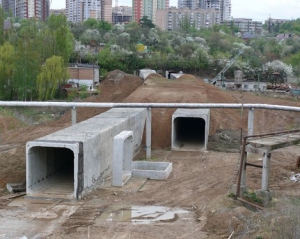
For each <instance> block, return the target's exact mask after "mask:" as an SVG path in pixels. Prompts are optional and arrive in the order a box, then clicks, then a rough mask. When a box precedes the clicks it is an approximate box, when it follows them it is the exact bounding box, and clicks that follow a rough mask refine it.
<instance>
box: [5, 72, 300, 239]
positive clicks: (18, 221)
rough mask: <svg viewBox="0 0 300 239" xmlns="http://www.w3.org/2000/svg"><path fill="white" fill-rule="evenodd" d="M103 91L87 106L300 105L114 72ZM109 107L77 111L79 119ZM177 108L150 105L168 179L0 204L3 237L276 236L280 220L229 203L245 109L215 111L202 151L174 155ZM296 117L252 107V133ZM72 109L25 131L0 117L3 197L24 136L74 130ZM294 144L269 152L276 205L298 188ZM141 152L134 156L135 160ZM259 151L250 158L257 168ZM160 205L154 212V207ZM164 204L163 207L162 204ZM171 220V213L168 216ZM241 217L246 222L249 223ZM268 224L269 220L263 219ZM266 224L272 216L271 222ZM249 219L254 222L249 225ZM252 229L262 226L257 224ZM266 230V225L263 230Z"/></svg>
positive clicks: (252, 174) (252, 180) (156, 153)
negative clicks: (77, 197) (69, 198)
mask: <svg viewBox="0 0 300 239" xmlns="http://www.w3.org/2000/svg"><path fill="white" fill-rule="evenodd" d="M101 93H102V94H101V95H99V96H92V97H90V98H89V99H87V101H90V102H123V101H125V102H186V103H198V102H199V103H202V102H203V103H237V102H243V103H267V104H278V105H291V106H300V103H299V101H297V100H295V99H292V98H288V97H283V96H276V97H274V95H273V97H270V96H265V95H263V96H262V95H256V94H255V93H240V92H225V91H222V90H220V89H217V88H216V87H214V86H211V85H208V84H205V83H204V82H202V81H200V80H198V79H196V78H194V77H193V76H189V75H188V76H186V77H183V78H182V79H180V80H177V81H167V80H165V79H157V78H155V77H153V78H151V77H150V78H149V79H148V80H147V81H146V82H145V83H144V84H143V82H142V81H141V80H140V79H139V78H137V77H132V76H128V75H125V74H124V73H122V72H119V71H114V72H112V73H111V74H110V75H109V77H108V78H107V79H106V80H105V81H104V82H103V84H102V86H101ZM105 110H106V109H78V113H77V116H78V121H82V120H85V119H88V118H90V117H92V116H94V115H97V114H99V113H101V112H103V111H105ZM174 110H175V109H154V110H153V114H152V126H153V128H152V137H153V141H152V145H153V148H154V150H153V155H152V160H154V161H168V162H172V163H173V171H172V173H171V175H170V177H169V178H168V180H166V181H154V180H137V179H132V180H131V181H130V182H129V183H128V184H127V185H126V186H125V187H123V188H113V187H111V186H110V180H109V179H108V180H107V182H105V183H104V184H103V185H101V186H100V187H99V188H98V189H97V190H95V191H93V192H91V193H90V194H89V195H88V196H87V197H86V198H84V199H82V200H81V201H79V202H64V201H36V200H35V201H32V200H29V199H24V198H19V199H15V200H2V201H0V238H1V237H3V238H20V237H21V236H22V235H26V236H27V237H28V238H41V237H42V238H167V237H169V238H200V239H201V238H228V237H229V236H230V234H231V233H232V232H233V231H234V237H232V238H255V237H256V236H257V235H258V234H259V235H263V236H264V237H263V238H276V237H274V236H273V237H272V233H273V232H272V227H274V226H275V225H276V223H273V224H272V223H269V224H268V223H266V224H264V223H262V222H261V223H256V221H257V220H258V221H259V220H260V221H262V216H261V214H259V213H258V212H253V211H251V210H248V209H246V208H245V207H243V205H242V204H241V203H240V202H238V201H236V200H233V199H232V198H229V197H228V195H229V192H230V191H229V189H230V187H231V186H232V184H233V179H234V174H235V172H236V166H237V162H238V159H239V157H240V155H239V145H240V132H241V131H242V132H243V133H245V132H246V127H247V110H244V111H241V110H231V109H227V110H224V109H223V110H222V109H214V110H211V122H210V124H211V125H210V126H211V127H210V140H209V141H210V142H209V151H208V152H173V151H170V134H171V124H170V122H171V117H172V113H173V112H174ZM299 119H300V117H299V113H291V112H283V111H267V110H256V111H255V128H254V132H255V133H265V132H271V131H279V130H285V129H295V128H298V127H299ZM70 124H71V116H70V112H69V111H66V112H64V114H63V115H62V116H61V118H60V119H58V120H55V121H53V122H51V123H44V124H39V125H32V126H24V125H23V124H22V123H21V122H19V121H18V120H16V119H15V118H11V117H7V116H5V117H3V116H2V117H0V128H1V132H2V133H1V148H0V188H3V189H0V195H4V194H7V192H6V190H5V189H4V188H5V185H6V183H7V182H24V181H25V174H26V171H25V144H26V142H27V141H29V140H33V139H36V138H38V137H41V136H44V135H47V134H49V133H51V132H55V131H57V130H59V129H62V128H65V127H67V126H70ZM299 154H300V149H299V146H292V147H288V148H284V149H280V150H276V151H274V152H273V153H272V162H271V179H270V180H271V183H270V189H271V191H272V192H273V193H274V196H273V204H272V208H270V209H268V210H273V209H274V208H276V207H278V205H281V202H282V200H283V198H285V199H286V197H289V198H294V197H298V196H299V194H300V193H299V188H300V186H299V184H298V183H293V182H292V181H291V180H290V179H289V176H290V175H291V173H292V172H298V171H299V169H298V168H297V167H296V158H297V156H298V155H299ZM144 156H145V152H144V151H143V150H141V151H140V153H139V155H137V156H136V159H142V158H144ZM261 157H262V156H261V155H253V156H251V157H250V159H249V160H250V161H251V162H254V163H258V164H259V163H261ZM247 184H248V186H249V188H250V189H253V190H257V189H260V186H261V170H260V169H257V168H250V169H249V170H248V171H247ZM153 206H157V207H153ZM162 206H164V207H166V208H161V207H162ZM166 214H167V216H166ZM245 218H249V220H250V221H251V220H252V221H251V222H253V223H252V224H251V223H250V221H249V220H248V219H247V220H246V219H245ZM263 218H264V222H267V221H268V220H269V218H267V217H266V216H264V217H263ZM270 220H271V219H270ZM254 222H255V223H254ZM257 224H258V226H257ZM266 225H268V226H266Z"/></svg>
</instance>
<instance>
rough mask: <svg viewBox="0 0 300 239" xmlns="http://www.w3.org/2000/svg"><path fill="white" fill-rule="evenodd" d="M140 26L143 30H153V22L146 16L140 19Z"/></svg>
mask: <svg viewBox="0 0 300 239" xmlns="http://www.w3.org/2000/svg"><path fill="white" fill-rule="evenodd" d="M140 26H141V27H144V28H154V27H155V25H154V24H153V22H152V21H151V20H150V19H149V18H148V17H147V16H143V17H142V18H141V19H140Z"/></svg>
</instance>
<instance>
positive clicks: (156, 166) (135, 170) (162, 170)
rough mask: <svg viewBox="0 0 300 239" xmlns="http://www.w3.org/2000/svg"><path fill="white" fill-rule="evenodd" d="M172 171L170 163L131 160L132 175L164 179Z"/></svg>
mask: <svg viewBox="0 0 300 239" xmlns="http://www.w3.org/2000/svg"><path fill="white" fill-rule="evenodd" d="M171 172H172V163H169V162H149V161H133V163H132V177H137V178H149V179H155V180H166V179H167V178H168V177H169V175H170V173H171Z"/></svg>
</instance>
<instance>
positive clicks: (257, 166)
mask: <svg viewBox="0 0 300 239" xmlns="http://www.w3.org/2000/svg"><path fill="white" fill-rule="evenodd" d="M246 166H252V167H255V168H262V167H263V166H261V165H258V164H253V163H246Z"/></svg>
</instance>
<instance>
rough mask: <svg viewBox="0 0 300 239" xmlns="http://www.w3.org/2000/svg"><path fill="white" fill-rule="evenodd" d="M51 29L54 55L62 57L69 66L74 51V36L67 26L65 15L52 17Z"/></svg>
mask: <svg viewBox="0 0 300 239" xmlns="http://www.w3.org/2000/svg"><path fill="white" fill-rule="evenodd" d="M49 28H50V30H51V33H52V35H53V36H54V41H55V43H54V46H53V54H52V55H56V56H61V57H62V58H63V60H64V62H65V64H67V63H68V62H69V58H70V55H71V53H72V51H73V35H72V33H71V31H70V29H69V26H68V24H67V18H66V16H64V15H62V14H61V15H58V16H56V15H54V14H53V15H51V16H50V18H49Z"/></svg>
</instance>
